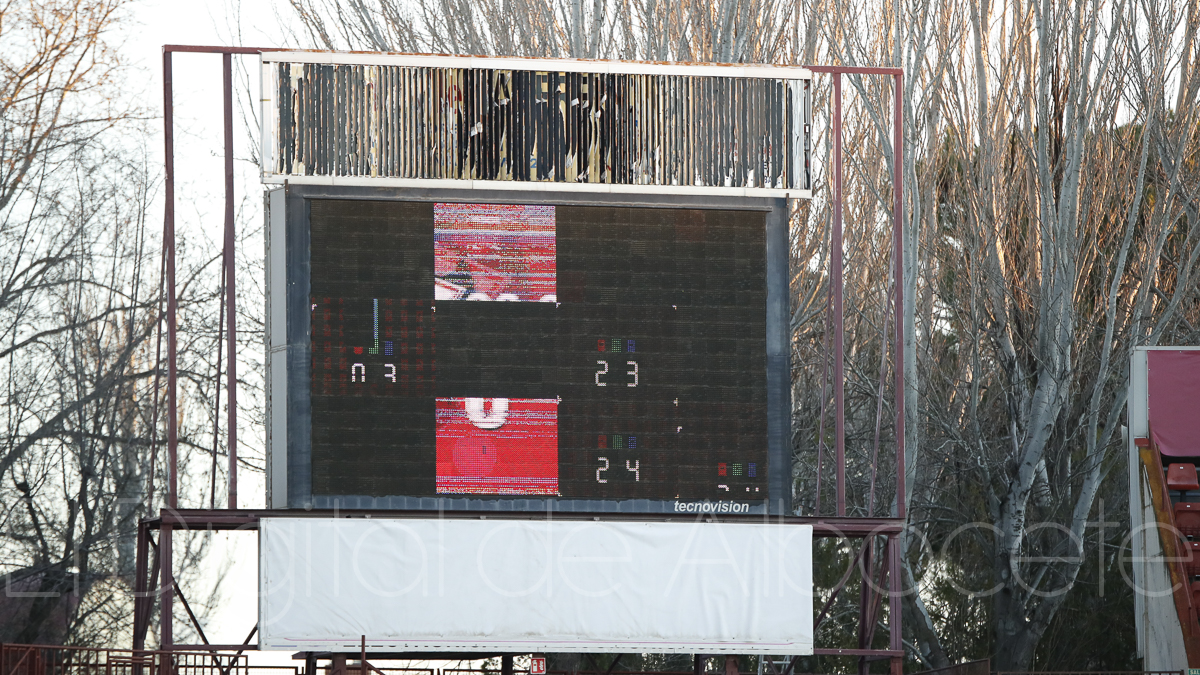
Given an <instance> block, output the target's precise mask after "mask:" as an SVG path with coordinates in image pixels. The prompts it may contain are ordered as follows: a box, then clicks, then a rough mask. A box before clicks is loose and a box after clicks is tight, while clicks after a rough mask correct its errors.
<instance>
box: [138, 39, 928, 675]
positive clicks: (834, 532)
mask: <svg viewBox="0 0 1200 675" xmlns="http://www.w3.org/2000/svg"><path fill="white" fill-rule="evenodd" d="M272 51H281V50H272V49H263V48H253V47H214V46H186V45H165V46H164V47H163V124H164V145H165V148H164V150H165V153H164V167H165V174H166V176H165V209H164V224H163V246H164V267H163V274H164V282H165V291H166V295H167V309H166V317H165V318H166V323H167V400H166V408H167V412H168V415H167V458H166V461H167V466H166V467H165V469H166V473H167V486H166V504H165V505H164V506H163V507H162V508H161V509H160V511H159V514H158V515H157V517H152V518H146V519H144V520H143V521H142V522H141V523H139V526H138V540H137V561H136V577H137V578H136V580H135V594H134V595H135V609H134V636H133V648H134V649H135V650H144V647H145V638H146V633H147V631H148V628H149V626H150V623H151V621H150V619H151V615H152V613H153V601H154V597H155V596H159V598H160V616H161V620H160V638H159V643H160V644H159V649H160V650H163V651H166V652H171V651H179V650H182V649H184V648H186V649H203V650H205V651H207V652H210V653H215V652H217V651H221V650H226V651H232V650H236V651H238V653H239V654H240V653H241V652H242V651H245V650H253V649H255V647H254V646H253V645H250V644H249V642H250V640H251V639H252V638H253V636H254V633H255V631H256V630H257V626H255V628H254V629H253V630H251V632H250V634H249V635H248V636H247V637H246V640H245V642H244V643H243V644H241V645H212V644H208V643H207V640H206V639H205V644H204V645H202V646H195V645H193V646H183V645H176V644H175V642H174V633H173V611H174V597H175V595H176V594H179V595H180V597H181V600H182V601H183V602H184V604H185V606H186V598H184V597H183V596H182V594H181V593H180V592H179V591H180V589H179V587H178V584H177V583H176V582H175V580H174V576H173V572H172V565H173V560H172V539H173V534H174V531H175V530H176V529H177V528H178V529H181V530H182V531H194V530H197V529H202V530H208V531H212V530H257V528H258V520H259V517H260V515H261V514H262V512H256V511H251V510H244V509H239V508H238V501H237V366H236V356H235V355H236V341H237V326H236V310H237V308H236V274H235V268H234V260H235V255H234V246H235V242H236V239H235V232H234V185H233V93H232V80H233V78H232V58H233V56H234V55H247V56H253V55H259V56H261V55H262V54H264V53H267V52H272ZM177 52H179V53H197V54H220V55H221V56H222V73H223V104H224V105H223V122H224V151H225V152H224V155H225V163H224V173H225V176H224V177H225V209H224V215H225V222H224V239H223V241H224V246H225V255H224V256H223V260H224V262H223V270H222V272H223V274H224V281H225V299H224V307H222V310H223V311H224V312H225V313H226V318H227V323H228V329H227V331H228V332H227V336H226V338H227V340H226V342H227V349H228V352H229V354H228V357H229V363H228V366H227V368H228V370H227V379H226V389H227V397H228V419H227V425H228V429H227V434H228V438H227V444H228V450H229V466H228V493H229V497H228V503H227V507H226V508H225V509H180V508H179V503H178V473H177V472H178V442H179V438H178V426H177V425H178V396H177V385H178V351H177V324H176V314H177V310H178V305H177V298H176V294H175V166H174V106H173V81H172V54H174V53H177ZM808 69H809V70H810V71H811V72H813V73H823V74H829V75H831V76H832V78H833V90H834V100H833V124H832V132H833V158H832V159H833V176H832V178H833V186H832V187H833V224H832V232H831V242H830V245H831V247H832V257H831V270H830V275H831V277H830V293H831V295H832V304H833V308H832V309H833V315H832V320H833V323H834V343H835V344H834V371H835V372H834V377H833V386H834V406H835V453H836V457H835V462H836V467H835V470H836V488H837V514H836V516H821V515H819V514H818V515H815V516H805V517H796V516H778V520H779V521H780V522H787V523H797V524H810V525H812V526H813V533H814V535H815V536H823V537H841V538H856V539H862V540H863V547H862V548H861V549H860V552H859V554H858V556H857V557H856V559H855V561H854V564H853V565H852V567H851V568H850V569H848V570H847V573H846V575H845V576H844V577H843V578H842V580H841V581H840V582H839V584H838V585H837V587H835V589H834V592H833V594H832V595H833V596H834V597H836V595H837V594H838V592H840V590H841V589H842V588H844V587H845V585H846V583H847V582H848V581H849V579H850V576H851V573H852V572H853V568H854V566H857V567H859V568H860V570H861V573H862V579H863V584H862V593H861V599H860V614H859V615H860V626H859V647H858V648H855V649H836V648H817V649H815V650H814V654H815V655H826V656H854V657H858V661H859V672H860V673H865V672H866V670H867V664H868V661H869V660H877V659H888V660H889V663H890V669H891V672H892V673H893V674H894V675H900V674H901V673H902V672H903V656H904V646H903V641H902V632H901V607H900V599H901V595H902V586H901V581H900V569H901V551H900V544H901V539H900V537H901V535H902V534H903V532H904V527H905V524H904V523H905V490H906V486H905V453H904V375H903V373H904V354H903V350H902V345H903V329H904V324H903V316H904V315H903V303H904V285H903V253H904V244H903V209H904V197H903V148H904V139H903V106H902V101H903V71H902V70H901V69H899V68H864V67H844V66H808ZM843 75H882V76H889V75H890V76H891V77H892V79H893V84H894V95H893V108H894V117H893V124H894V130H893V143H894V146H893V148H894V152H893V159H894V164H893V168H892V171H893V174H892V175H893V211H892V236H893V250H892V256H893V274H894V281H893V283H894V285H895V295H894V296H893V313H894V320H893V344H892V348H893V349H894V354H893V364H894V371H895V373H894V395H895V411H896V417H895V422H894V424H895V438H896V453H895V457H896V509H895V512H896V517H895V518H873V517H871V518H852V517H846V497H845V478H846V473H845V472H846V460H845V393H844V392H845V371H844V358H845V353H844V345H843V340H844V327H845V321H844V316H843V292H844V287H843V265H844V262H843V259H842V244H843V238H844V235H843V228H842V202H843V193H842V182H843V180H842V97H841V84H842V82H841V80H842V76H843ZM156 389H157V387H156ZM152 462H153V460H152ZM153 470H154V467H153V466H152V467H151V475H153ZM151 492H152V493H153V482H151ZM150 498H151V499H152V498H153V495H152V494H151V495H150ZM268 513H270V512H268ZM370 514H371V515H375V516H377V517H379V516H383V517H414V516H417V515H420V516H425V515H427V514H424V513H421V514H413V513H409V512H396V513H388V512H378V511H376V512H370ZM295 515H296V516H297V517H329V516H331V515H332V516H339V515H340V516H346V517H354V516H359V517H361V516H363V515H367V514H366V513H355V512H348V511H342V512H340V513H339V512H337V511H332V512H326V511H316V510H314V511H310V512H305V513H297V514H295ZM462 515H463V516H468V517H469V516H470V515H471V514H469V513H464V514H462ZM492 515H493V516H494V515H495V514H492ZM556 517H558V518H561V517H563V516H562V515H557V516H556ZM587 517H588V518H590V517H591V516H590V515H589V516H587ZM662 518H663V516H661V515H656V516H655V519H656V520H662ZM687 519H688V520H690V519H691V518H690V517H689V518H687ZM722 519H728V520H754V519H755V517H753V516H747V517H736V516H728V517H723V518H722ZM153 530H158V531H159V541H158V544H157V545H154V542H153V540H152V538H151V536H150V535H151V531H153ZM877 536H883V537H885V538H886V543H885V549H884V555H883V560H882V561H881V564H880V566H879V569H878V573H879V582H878V584H875V583H873V582H874V580H873V579H871V578H870V577H871V573H870V572H871V567H872V565H871V564H870V559H871V558H872V557H873V540H874V538H875V537H877ZM151 548H153V549H154V562H153V564H151V563H150V559H149V556H150V553H151ZM885 577H886V579H887V584H888V590H887V596H888V599H889V616H888V623H889V626H888V628H889V647H888V649H872V648H870V643H871V638H872V636H873V635H874V626H875V624H876V623H877V619H878V609H879V607H878V605H879V602H880V601H881V600H882V596H883V595H884V593H883V590H882V583H883V580H884V578H885ZM832 602H833V597H831V599H830V601H829V604H827V605H826V608H825V610H824V611H823V612H822V616H821V618H820V619H818V620H817V625H819V623H820V620H821V619H823V618H824V616H825V614H826V612H827V611H828V609H829V606H830V605H831V604H832ZM188 614H189V615H191V611H190V608H189V609H188ZM192 618H193V622H194V616H193V617H192ZM868 622H869V623H868ZM197 628H199V626H198V624H197ZM815 628H816V626H814V629H815ZM199 632H200V633H201V637H202V638H203V633H202V631H199ZM798 658H799V657H796V658H793V659H792V661H791V662H790V663H789V664H788V666H787V667H786V668H785V669H784V670H783V671H782V674H780V673H779V672H778V671H777V669H776V667H775V664H774V662H773V661H772V662H771V663H770V664H769V665H770V670H771V672H772V675H791V671H792V670H793V669H794V667H795V665H796V663H797V659H798ZM702 662H703V660H702V659H700V658H699V657H698V658H697V660H696V663H697V664H701V663H702ZM159 665H160V668H161V673H162V675H169V673H170V672H171V671H170V668H171V660H170V659H161V660H160V661H159ZM697 667H698V668H699V666H697ZM309 675H312V674H311V673H310V674H309Z"/></svg>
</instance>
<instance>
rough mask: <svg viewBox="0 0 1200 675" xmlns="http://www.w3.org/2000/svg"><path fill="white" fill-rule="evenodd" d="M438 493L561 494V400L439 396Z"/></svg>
mask: <svg viewBox="0 0 1200 675" xmlns="http://www.w3.org/2000/svg"><path fill="white" fill-rule="evenodd" d="M437 492H438V494H509V495H556V494H558V401H557V399H552V398H439V399H437Z"/></svg>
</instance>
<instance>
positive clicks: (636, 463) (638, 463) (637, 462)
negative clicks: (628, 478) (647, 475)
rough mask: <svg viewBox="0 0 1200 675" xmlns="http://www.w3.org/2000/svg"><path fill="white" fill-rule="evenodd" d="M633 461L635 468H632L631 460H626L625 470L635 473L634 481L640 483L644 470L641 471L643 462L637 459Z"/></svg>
mask: <svg viewBox="0 0 1200 675" xmlns="http://www.w3.org/2000/svg"><path fill="white" fill-rule="evenodd" d="M632 461H633V466H630V465H629V462H630V460H628V459H627V460H625V470H626V471H632V472H633V480H634V481H640V480H642V469H641V467H642V460H640V459H635V460H632Z"/></svg>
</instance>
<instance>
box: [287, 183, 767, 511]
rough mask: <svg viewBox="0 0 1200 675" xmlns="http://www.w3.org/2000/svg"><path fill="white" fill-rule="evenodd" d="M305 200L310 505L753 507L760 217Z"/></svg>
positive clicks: (763, 366)
mask: <svg viewBox="0 0 1200 675" xmlns="http://www.w3.org/2000/svg"><path fill="white" fill-rule="evenodd" d="M310 204H311V206H310V209H311V210H310V216H309V222H310V231H311V234H310V236H311V239H310V268H309V269H310V289H311V291H310V293H311V299H310V303H309V304H310V306H311V313H312V316H311V355H312V360H311V381H310V384H311V424H312V429H311V439H312V440H311V444H312V446H311V475H312V493H313V495H314V496H316V497H320V496H327V497H328V496H338V495H359V496H368V497H390V496H407V497H463V496H470V497H473V498H474V497H478V498H529V499H547V498H555V499H560V500H562V499H586V500H618V501H619V500H632V499H643V500H662V501H667V500H719V501H724V500H733V501H738V502H756V501H763V500H766V499H767V357H766V317H767V308H766V288H767V284H766V243H765V221H766V214H765V213H764V212H762V211H750V210H741V211H737V210H684V209H671V208H628V207H612V206H561V205H560V206H553V205H497V204H447V203H430V202H400V201H351V200H345V201H343V200H312V201H311V202H310Z"/></svg>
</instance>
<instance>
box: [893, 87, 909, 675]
mask: <svg viewBox="0 0 1200 675" xmlns="http://www.w3.org/2000/svg"><path fill="white" fill-rule="evenodd" d="M893 77H894V81H895V93H894V94H893V96H892V104H893V106H894V107H895V121H894V122H893V124H894V125H895V128H894V129H893V130H892V134H893V140H892V162H893V166H892V193H893V199H894V200H895V202H894V203H893V204H892V239H893V243H892V258H893V259H894V262H893V263H892V265H893V267H894V268H895V269H894V270H892V273H893V274H894V275H895V282H894V283H895V285H896V295H895V299H896V310H895V311H896V319H895V321H893V322H892V323H893V325H894V330H895V334H896V339H895V342H896V359H895V368H896V373H895V375H896V517H897V518H900V519H904V518H905V517H906V515H905V513H906V511H907V509H906V508H905V506H906V505H905V494H906V489H905V488H906V487H907V486H906V485H905V484H904V482H905V478H906V475H907V469H908V457H907V454H906V453H905V451H904V390H905V383H904V73H903V72H902V71H901V72H897V73H896V74H895V75H894V76H893ZM903 542H904V540H903V538H902V537H900V536H898V535H890V536H889V537H888V586H889V588H888V590H889V595H890V597H889V610H888V625H889V628H890V633H891V635H890V637H891V648H892V649H894V650H902V649H904V635H903V632H902V627H901V611H902V610H901V607H900V595H901V589H902V585H901V583H900V574H901V564H902V563H901V556H900V553H901V551H900V547H901V546H903V545H904V543H903ZM891 666H892V675H904V659H903V657H892V663H891Z"/></svg>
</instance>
